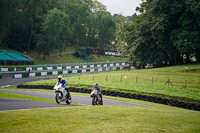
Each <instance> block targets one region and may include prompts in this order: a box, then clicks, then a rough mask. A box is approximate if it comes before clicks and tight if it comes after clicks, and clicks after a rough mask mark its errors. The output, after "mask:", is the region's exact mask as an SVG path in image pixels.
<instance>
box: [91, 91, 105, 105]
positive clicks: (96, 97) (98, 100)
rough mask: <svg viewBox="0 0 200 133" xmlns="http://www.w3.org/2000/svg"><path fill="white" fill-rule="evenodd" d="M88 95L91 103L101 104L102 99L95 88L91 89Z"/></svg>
mask: <svg viewBox="0 0 200 133" xmlns="http://www.w3.org/2000/svg"><path fill="white" fill-rule="evenodd" d="M90 97H91V98H92V105H103V99H102V98H101V97H100V95H99V93H98V91H97V90H96V89H93V90H92V92H91V93H90Z"/></svg>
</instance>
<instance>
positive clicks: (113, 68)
mask: <svg viewBox="0 0 200 133" xmlns="http://www.w3.org/2000/svg"><path fill="white" fill-rule="evenodd" d="M127 68H128V66H126V65H125V64H124V66H111V67H93V68H79V69H72V70H71V69H65V70H60V71H55V70H53V71H40V72H30V73H29V72H27V73H21V74H19V73H18V74H13V78H27V77H35V76H47V75H59V74H63V75H64V74H70V73H86V72H102V71H116V70H121V69H127Z"/></svg>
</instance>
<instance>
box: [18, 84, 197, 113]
mask: <svg viewBox="0 0 200 133" xmlns="http://www.w3.org/2000/svg"><path fill="white" fill-rule="evenodd" d="M17 88H29V89H50V90H52V89H53V86H46V85H17ZM69 89H70V91H71V92H80V93H88V94H89V93H90V92H91V90H90V89H84V88H73V87H70V88H69ZM102 94H103V95H107V96H115V97H123V98H130V99H138V100H143V101H148V102H153V103H159V104H165V105H169V106H174V107H180V108H184V109H190V110H196V111H200V105H198V104H193V103H185V102H180V101H175V100H170V99H165V98H159V97H154V96H146V95H138V94H132V93H125V92H115V91H108V90H102Z"/></svg>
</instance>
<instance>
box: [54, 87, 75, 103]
mask: <svg viewBox="0 0 200 133" xmlns="http://www.w3.org/2000/svg"><path fill="white" fill-rule="evenodd" d="M53 89H54V90H55V94H56V96H55V100H56V102H57V103H58V104H60V103H61V102H64V101H65V102H66V103H67V104H70V103H71V102H72V98H71V95H70V94H67V91H66V90H65V88H64V87H62V84H58V85H55V86H54V88H53Z"/></svg>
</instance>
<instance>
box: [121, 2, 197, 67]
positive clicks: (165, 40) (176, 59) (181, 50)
mask: <svg viewBox="0 0 200 133" xmlns="http://www.w3.org/2000/svg"><path fill="white" fill-rule="evenodd" d="M137 11H139V12H140V14H139V15H136V14H135V15H133V22H132V23H131V24H128V26H127V27H126V31H125V34H126V35H125V39H124V40H125V41H126V43H127V44H128V45H127V46H125V48H126V50H127V51H128V52H127V53H128V54H130V59H131V60H132V61H133V64H134V65H135V66H138V67H141V68H143V67H144V66H145V65H146V64H147V63H150V64H153V65H154V66H163V65H171V64H180V63H188V62H189V61H191V60H192V58H193V59H195V60H197V61H200V1H199V0H167V1H166V0H146V1H143V3H142V4H141V5H140V7H138V8H137Z"/></svg>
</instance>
